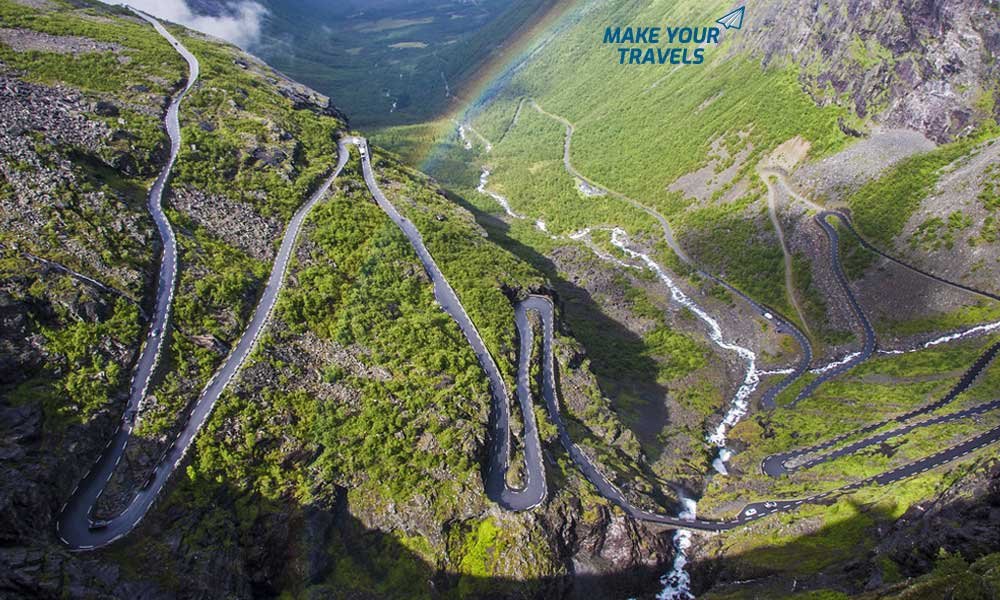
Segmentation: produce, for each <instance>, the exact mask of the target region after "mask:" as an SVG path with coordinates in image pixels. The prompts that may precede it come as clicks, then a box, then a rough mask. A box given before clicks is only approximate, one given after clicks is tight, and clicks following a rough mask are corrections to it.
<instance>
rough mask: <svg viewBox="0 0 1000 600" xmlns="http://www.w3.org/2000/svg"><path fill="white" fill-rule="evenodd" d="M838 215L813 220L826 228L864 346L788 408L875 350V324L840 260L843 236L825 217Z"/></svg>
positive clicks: (838, 275) (821, 215) (825, 214)
mask: <svg viewBox="0 0 1000 600" xmlns="http://www.w3.org/2000/svg"><path fill="white" fill-rule="evenodd" d="M839 215H840V213H835V212H829V211H824V212H821V213H819V214H818V215H816V216H815V217H814V220H815V221H816V224H817V225H819V226H820V227H821V228H822V229H823V233H825V234H826V237H827V239H828V240H829V241H830V264H831V265H832V266H833V274H834V276H835V277H836V278H837V283H838V284H839V285H840V289H842V290H843V291H844V295H846V296H847V303H848V305H849V306H850V307H851V312H852V313H854V318H855V319H857V320H858V322H859V323H860V324H861V329H862V335H863V338H864V342H863V344H862V346H861V351H860V352H859V353H858V354H857V356H855V357H854V358H852V359H851V360H848V361H845V362H843V363H840V364H838V365H837V366H836V367H834V368H832V369H829V370H828V371H824V372H823V373H822V374H821V375H820V376H819V377H817V378H816V379H813V380H812V381H810V382H809V384H808V385H807V386H805V387H804V388H802V391H801V392H799V394H798V396H796V397H795V399H794V400H792V402H791V403H789V405H788V406H789V408H791V407H794V406H795V405H796V404H798V403H799V402H801V401H802V400H804V399H806V398H808V397H809V396H811V395H812V393H813V392H815V391H816V389H817V388H819V386H821V385H823V384H824V383H826V382H827V381H829V380H831V379H833V378H834V377H839V376H840V375H843V374H844V373H846V372H847V371H850V370H851V369H853V368H854V367H856V366H858V365H860V364H861V363H863V362H865V361H866V360H868V359H869V358H871V356H872V354H874V353H875V328H873V327H872V324H871V321H869V320H868V317H867V316H866V315H865V311H863V310H861V304H859V303H858V299H857V297H856V296H855V295H854V292H853V291H852V290H851V286H850V284H848V282H847V276H846V275H844V267H843V265H842V264H841V262H840V236H839V235H837V230H836V229H835V228H834V227H833V226H832V225H830V224H829V223H828V222H827V221H826V217H829V216H839Z"/></svg>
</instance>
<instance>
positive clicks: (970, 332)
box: [922, 321, 1000, 348]
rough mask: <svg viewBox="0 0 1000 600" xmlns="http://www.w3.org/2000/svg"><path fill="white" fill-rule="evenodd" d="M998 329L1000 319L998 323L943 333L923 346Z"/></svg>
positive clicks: (927, 346) (935, 344) (928, 346)
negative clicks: (947, 333)
mask: <svg viewBox="0 0 1000 600" xmlns="http://www.w3.org/2000/svg"><path fill="white" fill-rule="evenodd" d="M996 329H1000V321H997V322H996V323H987V324H985V325H977V326H976V327H972V328H971V329H966V330H965V331H960V332H958V333H952V334H949V335H943V336H941V337H939V338H936V339H933V340H931V341H929V342H927V343H926V344H924V345H923V346H922V347H923V348H930V347H931V346H937V345H938V344H944V343H947V342H953V341H955V340H960V339H962V338H964V337H967V336H970V335H975V334H977V333H989V332H991V331H994V330H996Z"/></svg>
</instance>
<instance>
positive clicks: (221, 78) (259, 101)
mask: <svg viewBox="0 0 1000 600" xmlns="http://www.w3.org/2000/svg"><path fill="white" fill-rule="evenodd" d="M175 35H177V36H178V39H180V40H181V41H182V43H183V44H184V45H185V46H186V47H187V48H188V49H189V50H190V51H191V52H193V53H194V54H195V55H196V56H197V57H198V61H199V62H200V63H201V75H200V79H201V84H200V85H199V86H198V87H197V88H196V89H195V90H194V91H192V93H191V94H189V95H188V96H187V98H186V99H185V101H184V103H183V104H182V105H181V124H182V131H181V135H182V136H183V138H184V144H183V145H182V150H181V153H180V156H179V157H178V161H177V166H176V167H175V175H174V180H173V184H174V185H192V186H194V187H196V188H198V189H200V190H202V191H205V192H209V193H213V194H219V195H224V196H229V197H232V198H233V199H235V200H239V201H242V202H246V203H248V204H250V205H252V206H253V207H254V208H255V209H256V210H257V211H258V212H259V213H260V214H262V215H264V216H276V217H278V218H280V219H281V220H282V221H287V220H288V219H289V218H290V217H291V215H292V213H293V212H294V211H295V209H296V208H298V206H299V205H301V204H302V203H303V202H304V201H305V199H306V198H307V197H308V196H309V193H310V192H311V191H312V190H313V189H315V188H316V187H318V185H319V183H320V181H321V180H322V179H323V178H324V177H325V176H326V175H327V174H328V173H329V172H330V170H331V169H332V167H333V165H334V164H335V162H336V154H337V152H336V140H335V134H336V132H337V130H338V129H340V128H341V127H343V123H341V122H340V121H338V120H337V119H335V118H333V117H330V116H326V115H322V114H317V113H318V110H319V108H318V107H316V108H315V109H314V110H310V109H309V108H296V107H295V104H294V102H293V101H292V100H291V99H289V98H287V97H285V96H284V95H282V94H281V93H280V92H279V90H280V85H281V84H280V83H279V84H272V83H269V82H268V81H267V77H268V76H270V73H269V72H268V70H267V69H266V68H262V69H259V70H258V69H256V68H253V69H250V68H248V69H244V68H242V67H241V66H240V64H237V61H235V60H234V59H236V58H238V55H237V53H238V50H236V49H235V48H233V47H230V46H222V45H219V44H218V43H214V42H208V41H205V40H203V39H201V38H199V37H194V36H192V35H187V34H184V33H183V32H181V31H179V30H178V31H175ZM240 62H241V63H243V64H246V63H245V62H244V61H242V60H241V61H240ZM259 153H262V154H263V156H261V155H259ZM269 160H273V161H274V162H273V163H268V162H267V161H269Z"/></svg>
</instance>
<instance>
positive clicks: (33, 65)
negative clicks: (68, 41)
mask: <svg viewBox="0 0 1000 600" xmlns="http://www.w3.org/2000/svg"><path fill="white" fill-rule="evenodd" d="M108 12H111V13H117V14H129V15H131V14H132V13H131V12H130V11H127V10H126V9H124V8H121V7H103V6H102V7H100V8H98V7H84V8H78V9H75V10H56V11H46V10H38V9H34V8H30V7H28V6H25V5H24V4H22V3H20V2H13V1H12V0H0V23H3V24H4V27H22V28H26V29H31V30H34V31H39V32H42V33H46V34H50V35H55V36H62V35H73V36H82V37H86V38H90V39H93V40H96V41H98V42H104V43H108V44H115V45H119V46H121V50H120V53H118V52H113V51H110V50H109V51H98V52H86V53H80V54H77V55H73V54H57V53H54V52H41V51H37V50H29V51H26V52H16V51H14V50H13V49H11V48H9V47H7V46H4V45H3V44H0V61H3V62H4V64H6V65H7V66H8V67H10V68H13V69H18V70H23V71H25V72H26V73H27V78H28V79H29V80H31V81H39V82H44V83H54V82H61V83H65V84H68V85H71V86H74V87H78V88H80V89H81V90H83V91H87V92H101V93H104V94H108V93H110V94H114V95H116V96H119V97H121V98H123V99H127V98H135V97H137V96H141V95H143V94H145V92H142V91H139V90H138V89H136V88H135V86H136V85H139V84H143V85H145V86H146V87H147V88H149V89H150V90H153V91H154V93H158V94H161V95H162V94H166V93H168V89H167V88H165V87H164V85H163V83H162V82H163V81H166V82H169V83H168V86H169V85H170V84H173V83H174V82H176V81H177V80H178V78H179V76H180V75H181V74H182V73H184V72H186V66H185V63H184V60H183V59H182V58H181V57H180V55H178V54H177V52H176V51H174V49H173V48H171V47H170V44H169V43H168V42H167V41H166V40H164V39H163V38H162V37H160V36H158V35H150V29H149V27H148V26H146V25H145V24H139V23H138V22H134V21H131V20H124V19H117V20H114V21H107V20H103V16H104V14H106V13H108ZM122 57H127V60H119V59H120V58H122Z"/></svg>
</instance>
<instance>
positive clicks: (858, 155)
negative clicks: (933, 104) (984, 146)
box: [793, 129, 934, 202]
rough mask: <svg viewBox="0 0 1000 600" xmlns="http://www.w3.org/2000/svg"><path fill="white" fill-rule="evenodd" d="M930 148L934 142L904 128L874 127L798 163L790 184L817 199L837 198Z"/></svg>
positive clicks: (830, 199) (829, 200)
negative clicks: (863, 135)
mask: <svg viewBox="0 0 1000 600" xmlns="http://www.w3.org/2000/svg"><path fill="white" fill-rule="evenodd" d="M933 149H934V142H932V141H930V140H929V139H927V138H926V137H924V135H923V134H921V133H920V132H917V131H912V130H908V129H885V130H876V131H874V132H873V133H872V135H871V136H870V137H867V138H865V139H863V140H860V141H858V142H856V143H854V144H852V145H851V146H849V147H848V148H846V149H844V150H842V151H840V152H838V153H837V154H834V155H833V156H829V157H827V158H824V159H823V160H821V161H818V162H814V163H811V164H808V165H805V166H803V167H801V168H800V169H799V170H798V171H796V172H795V174H794V176H793V184H794V185H795V186H796V187H798V188H799V189H801V190H808V191H809V192H810V193H811V195H812V196H813V197H814V198H816V199H817V200H819V201H823V202H838V201H842V200H843V199H844V198H845V197H846V196H847V195H848V194H850V193H851V192H853V191H854V190H857V189H858V188H860V187H861V186H862V185H864V184H865V183H867V182H869V181H871V180H872V179H875V178H876V177H878V176H879V175H880V174H881V173H882V172H883V171H885V170H886V169H888V168H889V167H891V166H892V165H894V164H896V163H897V162H899V161H900V160H902V159H904V158H906V157H907V156H910V155H912V154H916V153H918V152H926V151H928V150H933Z"/></svg>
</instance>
